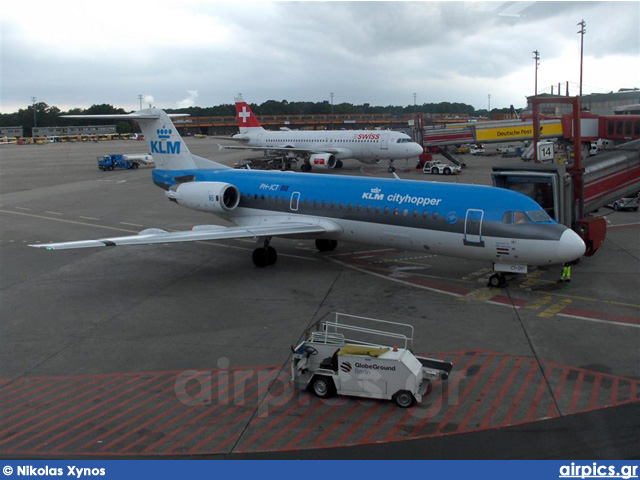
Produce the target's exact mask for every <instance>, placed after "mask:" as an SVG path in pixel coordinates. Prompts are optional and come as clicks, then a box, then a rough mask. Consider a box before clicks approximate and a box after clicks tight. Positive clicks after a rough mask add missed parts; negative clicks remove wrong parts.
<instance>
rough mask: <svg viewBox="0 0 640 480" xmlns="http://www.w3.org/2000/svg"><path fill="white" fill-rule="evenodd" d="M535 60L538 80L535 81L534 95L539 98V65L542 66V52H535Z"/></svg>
mask: <svg viewBox="0 0 640 480" xmlns="http://www.w3.org/2000/svg"><path fill="white" fill-rule="evenodd" d="M532 53H533V59H534V60H535V61H536V80H535V88H534V92H535V93H534V95H535V96H536V97H537V96H538V65H540V61H539V60H540V52H538V50H534V51H533V52H532Z"/></svg>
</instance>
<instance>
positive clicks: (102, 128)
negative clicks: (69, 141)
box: [21, 125, 116, 137]
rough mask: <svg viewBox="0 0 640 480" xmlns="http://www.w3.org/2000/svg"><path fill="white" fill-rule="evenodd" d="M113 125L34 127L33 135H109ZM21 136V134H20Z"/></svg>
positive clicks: (112, 132)
mask: <svg viewBox="0 0 640 480" xmlns="http://www.w3.org/2000/svg"><path fill="white" fill-rule="evenodd" d="M114 133H116V126H115V125H84V126H81V127H34V129H33V136H34V137H63V136H68V135H110V134H114ZM21 136H22V135H21Z"/></svg>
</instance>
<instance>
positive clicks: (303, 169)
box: [300, 163, 311, 172]
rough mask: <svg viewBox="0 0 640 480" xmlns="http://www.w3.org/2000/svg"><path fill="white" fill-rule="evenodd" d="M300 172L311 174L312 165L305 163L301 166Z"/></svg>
mask: <svg viewBox="0 0 640 480" xmlns="http://www.w3.org/2000/svg"><path fill="white" fill-rule="evenodd" d="M300 171H301V172H310V171H311V165H307V164H306V163H303V164H302V165H300Z"/></svg>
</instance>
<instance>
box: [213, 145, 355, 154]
mask: <svg viewBox="0 0 640 480" xmlns="http://www.w3.org/2000/svg"><path fill="white" fill-rule="evenodd" d="M218 148H219V149H220V150H260V151H262V152H281V153H287V152H297V153H333V154H336V153H343V152H344V151H343V149H341V148H297V147H247V146H240V145H218Z"/></svg>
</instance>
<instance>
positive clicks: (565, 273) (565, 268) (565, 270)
mask: <svg viewBox="0 0 640 480" xmlns="http://www.w3.org/2000/svg"><path fill="white" fill-rule="evenodd" d="M558 281H559V282H570V281H571V263H570V262H566V263H564V264H563V265H562V275H561V276H560V280H558Z"/></svg>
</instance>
